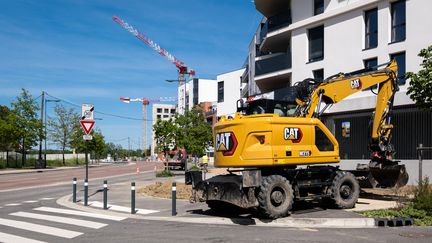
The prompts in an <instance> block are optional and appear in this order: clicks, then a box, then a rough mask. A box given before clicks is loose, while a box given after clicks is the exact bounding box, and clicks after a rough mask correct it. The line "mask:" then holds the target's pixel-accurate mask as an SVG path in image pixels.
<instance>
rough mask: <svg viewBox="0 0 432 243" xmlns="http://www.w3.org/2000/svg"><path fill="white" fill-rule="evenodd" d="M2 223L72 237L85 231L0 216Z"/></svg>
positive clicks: (0, 222)
mask: <svg viewBox="0 0 432 243" xmlns="http://www.w3.org/2000/svg"><path fill="white" fill-rule="evenodd" d="M0 225H5V226H9V227H14V228H19V229H22V230H28V231H33V232H38V233H42V234H46V235H54V236H57V237H62V238H67V239H72V238H74V237H77V236H79V235H82V234H83V233H81V232H77V231H72V230H65V229H59V228H55V227H51V226H44V225H39V224H32V223H27V222H23V221H17V220H10V219H3V218H0Z"/></svg>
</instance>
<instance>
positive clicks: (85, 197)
mask: <svg viewBox="0 0 432 243" xmlns="http://www.w3.org/2000/svg"><path fill="white" fill-rule="evenodd" d="M87 205H88V181H87V178H86V179H85V180H84V206H87Z"/></svg>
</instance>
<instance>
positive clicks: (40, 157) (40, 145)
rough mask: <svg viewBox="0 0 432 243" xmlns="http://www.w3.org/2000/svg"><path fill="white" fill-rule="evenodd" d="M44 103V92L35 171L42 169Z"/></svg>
mask: <svg viewBox="0 0 432 243" xmlns="http://www.w3.org/2000/svg"><path fill="white" fill-rule="evenodd" d="M44 102H45V91H42V101H41V117H40V121H41V124H42V127H41V129H40V131H39V157H38V160H37V162H36V163H35V169H42V168H43V164H44V163H43V159H42V138H43V128H44V126H45V124H44V120H43V117H44Z"/></svg>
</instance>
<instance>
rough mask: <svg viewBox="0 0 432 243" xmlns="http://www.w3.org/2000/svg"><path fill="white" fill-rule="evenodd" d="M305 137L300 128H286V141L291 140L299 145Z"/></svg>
mask: <svg viewBox="0 0 432 243" xmlns="http://www.w3.org/2000/svg"><path fill="white" fill-rule="evenodd" d="M302 137H303V133H302V131H301V129H300V128H298V127H285V128H284V139H285V140H291V141H292V142H293V143H299V142H300V141H301V139H302Z"/></svg>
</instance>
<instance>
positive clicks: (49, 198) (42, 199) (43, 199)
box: [39, 197, 55, 201]
mask: <svg viewBox="0 0 432 243" xmlns="http://www.w3.org/2000/svg"><path fill="white" fill-rule="evenodd" d="M53 199H55V198H53V197H44V198H41V199H39V200H41V201H48V200H53Z"/></svg>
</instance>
